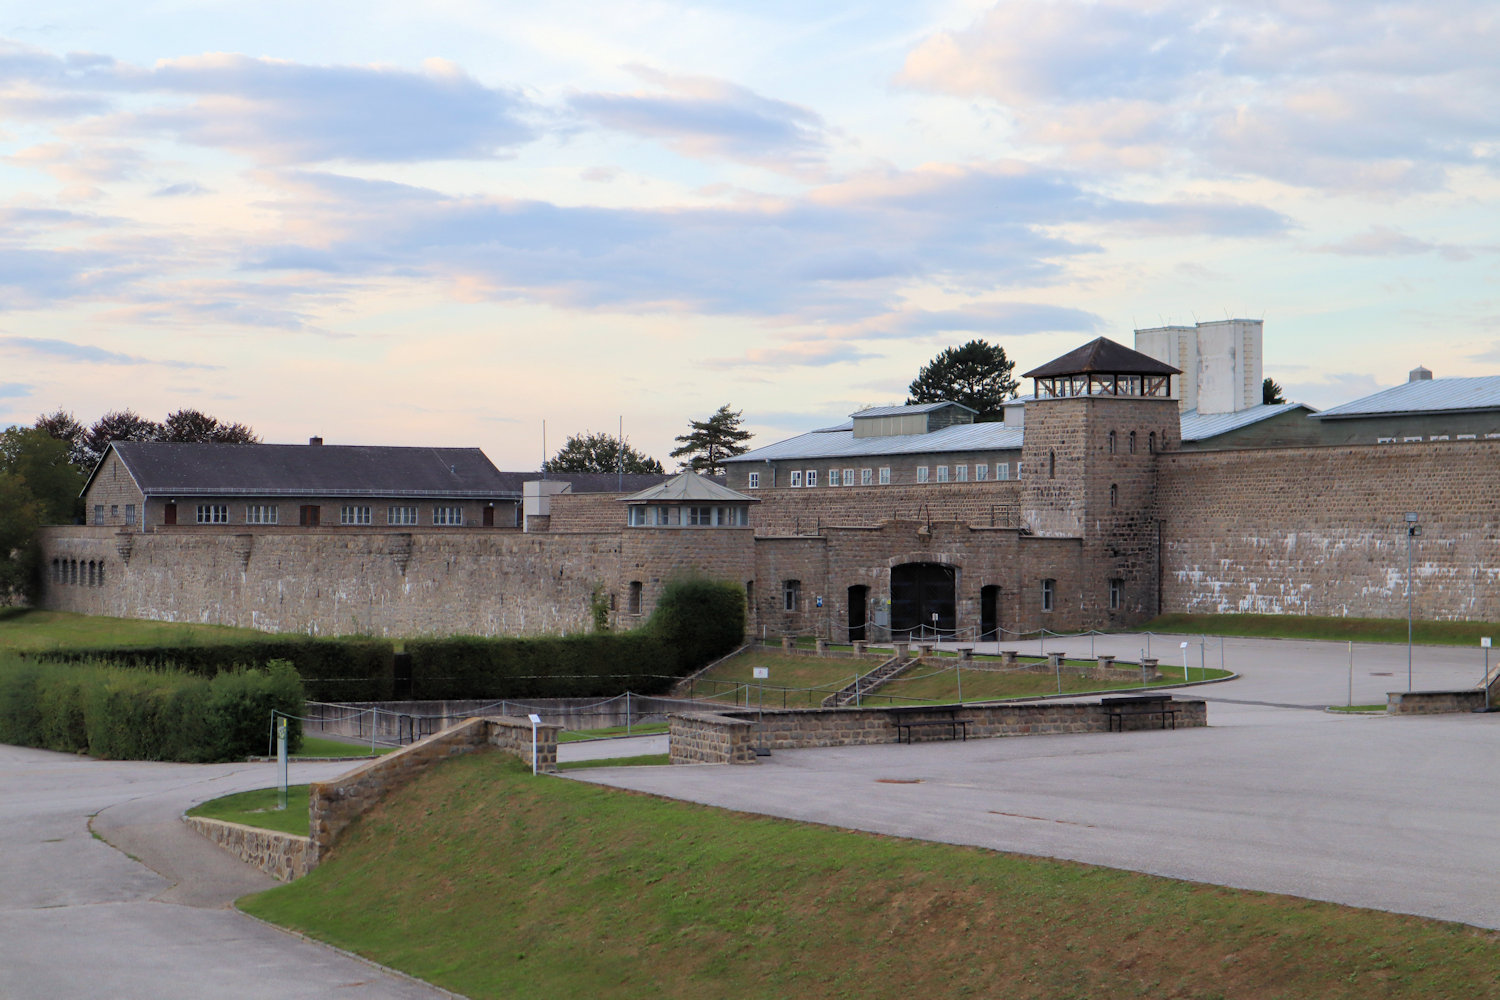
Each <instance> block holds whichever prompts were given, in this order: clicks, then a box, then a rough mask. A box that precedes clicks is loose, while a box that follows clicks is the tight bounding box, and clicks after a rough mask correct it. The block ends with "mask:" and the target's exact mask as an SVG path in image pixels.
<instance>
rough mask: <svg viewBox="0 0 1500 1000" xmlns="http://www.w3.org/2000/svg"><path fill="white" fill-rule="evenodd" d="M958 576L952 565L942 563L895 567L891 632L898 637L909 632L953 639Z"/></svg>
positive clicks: (892, 573)
mask: <svg viewBox="0 0 1500 1000" xmlns="http://www.w3.org/2000/svg"><path fill="white" fill-rule="evenodd" d="M956 576H957V571H956V570H955V569H954V568H953V567H952V566H943V565H941V564H939V563H903V564H901V565H900V566H897V567H895V568H894V569H892V570H891V634H892V635H893V636H894V637H895V638H897V639H900V638H902V637H904V636H908V635H909V636H912V637H914V638H920V637H922V636H927V637H933V636H939V637H941V636H947V637H949V638H951V637H952V636H953V629H954V599H953V591H954V579H955V577H956ZM933 615H936V616H937V618H936V620H934V619H933ZM934 626H935V627H936V632H934Z"/></svg>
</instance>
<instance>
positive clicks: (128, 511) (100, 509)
mask: <svg viewBox="0 0 1500 1000" xmlns="http://www.w3.org/2000/svg"><path fill="white" fill-rule="evenodd" d="M119 517H120V505H119V504H117V503H112V504H110V505H109V521H110V522H114V521H116V520H118V519H119ZM94 523H95V524H105V523H106V522H105V520H104V505H103V504H102V503H96V504H94ZM125 523H126V524H135V504H133V503H128V504H126V505H125Z"/></svg>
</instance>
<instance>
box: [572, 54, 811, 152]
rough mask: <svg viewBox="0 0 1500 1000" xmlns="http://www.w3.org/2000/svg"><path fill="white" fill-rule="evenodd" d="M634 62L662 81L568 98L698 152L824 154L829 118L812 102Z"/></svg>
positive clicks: (614, 125)
mask: <svg viewBox="0 0 1500 1000" xmlns="http://www.w3.org/2000/svg"><path fill="white" fill-rule="evenodd" d="M632 69H633V71H634V72H635V73H636V75H637V76H640V77H641V78H642V79H644V80H646V81H647V82H648V83H652V84H655V85H656V86H657V87H658V88H660V89H659V90H658V91H657V92H654V93H634V94H603V93H587V94H577V95H575V96H574V97H572V98H571V99H570V100H569V102H568V103H569V106H570V107H571V108H572V109H573V110H574V111H575V112H577V113H578V114H580V115H583V116H584V117H586V118H590V119H592V120H593V121H594V122H596V123H598V124H599V125H601V126H603V127H605V128H610V129H614V130H616V131H620V132H628V133H630V134H632V135H638V136H642V137H644V138H648V139H659V140H661V141H663V142H665V143H666V144H667V145H668V146H670V147H672V148H673V149H675V150H677V151H678V152H680V153H682V154H683V155H685V156H689V157H692V158H694V159H726V160H737V161H740V162H744V163H753V164H758V165H763V166H772V167H795V168H803V167H806V166H808V165H810V164H812V163H814V162H818V161H821V159H822V155H823V151H824V144H825V143H824V131H825V126H824V123H823V119H822V118H821V117H819V116H818V115H817V114H816V113H814V112H812V111H810V110H808V109H807V108H804V107H801V106H800V105H796V104H791V103H788V102H786V101H778V100H775V99H773V98H768V97H762V96H761V95H759V94H757V93H755V92H754V91H751V90H749V89H747V88H745V87H740V86H737V85H735V84H731V83H727V82H725V81H722V80H715V79H712V78H709V77H700V76H674V75H670V74H666V73H660V72H657V71H654V70H650V69H647V68H645V67H633V68H632Z"/></svg>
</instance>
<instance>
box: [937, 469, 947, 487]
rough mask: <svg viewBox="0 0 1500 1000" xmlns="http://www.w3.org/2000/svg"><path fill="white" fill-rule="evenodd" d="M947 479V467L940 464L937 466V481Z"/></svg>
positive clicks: (944, 481) (941, 481)
mask: <svg viewBox="0 0 1500 1000" xmlns="http://www.w3.org/2000/svg"><path fill="white" fill-rule="evenodd" d="M947 481H948V467H947V466H946V465H940V466H938V482H940V483H946V482H947Z"/></svg>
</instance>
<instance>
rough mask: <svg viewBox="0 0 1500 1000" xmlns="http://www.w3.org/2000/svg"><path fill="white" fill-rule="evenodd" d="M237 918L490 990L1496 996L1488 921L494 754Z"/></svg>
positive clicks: (422, 786) (438, 782)
mask: <svg viewBox="0 0 1500 1000" xmlns="http://www.w3.org/2000/svg"><path fill="white" fill-rule="evenodd" d="M871 787H872V794H874V792H873V789H874V788H875V787H877V786H874V785H872V786H871ZM497 803H503V808H497ZM240 906H241V907H242V908H243V909H245V910H247V911H249V912H251V913H253V914H255V915H257V916H260V917H263V918H265V919H269V920H272V921H275V922H277V923H281V924H285V925H287V926H290V927H294V928H296V929H297V930H300V931H303V932H305V933H308V934H311V935H312V936H314V937H317V938H320V939H322V940H325V941H328V942H330V943H332V944H334V945H337V946H339V947H342V948H348V949H351V950H353V951H356V952H358V953H360V954H362V955H366V956H368V957H369V958H372V959H374V960H375V961H378V962H381V963H384V964H387V965H391V966H394V967H395V968H397V969H400V970H402V971H404V972H407V973H410V974H412V975H415V976H418V977H420V978H422V979H426V980H428V981H431V982H434V983H437V984H438V985H440V986H443V987H446V988H448V989H451V990H455V991H457V992H459V993H462V994H464V995H466V996H469V997H473V998H476V1000H486V998H502V997H503V998H509V997H523V996H524V997H544V996H553V997H592V996H598V997H610V998H614V1000H630V998H652V1000H656V998H662V1000H678V998H684V1000H686V998H700V997H704V996H716V997H718V996H724V997H735V998H737V1000H739V998H775V1000H782V998H785V997H816V998H825V997H850V998H860V1000H865V998H869V1000H883V998H909V997H913V996H918V997H921V996H929V997H944V998H947V997H994V996H1004V997H1007V998H1016V1000H1042V998H1047V1000H1064V998H1067V1000H1083V998H1102V997H1166V998H1174V1000H1215V998H1217V1000H1222V998H1226V997H1234V998H1236V1000H1272V998H1276V1000H1287V998H1317V1000H1356V998H1357V1000H1372V998H1373V1000H1385V998H1411V997H1421V998H1423V1000H1440V998H1452V1000H1458V998H1463V1000H1476V998H1477V1000H1483V998H1500V935H1497V934H1495V933H1493V932H1488V931H1481V930H1476V929H1474V928H1470V927H1465V926H1462V925H1458V924H1447V923H1439V922H1436V921H1431V920H1423V919H1420V918H1416V917H1410V916H1399V915H1395V914H1389V913H1380V912H1375V911H1369V910H1358V909H1353V908H1350V907H1343V906H1336V905H1333V904H1329V903H1317V902H1311V901H1308V900H1302V899H1295V898H1291V897H1285V896H1274V895H1270V894H1267V893H1257V892H1242V891H1236V890H1231V889H1222V888H1217V887H1212V886H1204V885H1197V884H1193V883H1188V882H1178V881H1173V880H1170V879H1163V878H1156V877H1153V876H1148V875H1138V874H1133V873H1129V872H1120V871H1113V870H1109V869H1103V868H1092V867H1088V866H1085V865H1079V864H1071V863H1066V862H1056V861H1049V860H1045V859H1040V858H1026V857H1017V856H1011V855H1005V854H999V853H995V852H991V851H985V850H979V849H974V848H963V847H954V846H949V845H943V844H930V843H922V842H917V841H908V840H901V839H897V838H893V837H884V836H877V835H872V834H863V833H856V832H851V831H846V830H839V829H835V828H832V827H821V826H813V825H808V824H802V823H795V822H790V821H786V820H778V819H771V818H766V817H759V816H749V815H744V814H740V813H734V812H729V811H726V810H718V809H712V808H708V807H704V806H697V805H691V804H688V803H681V802H673V801H669V800H666V799H660V798H656V797H653V796H647V795H636V794H631V793H628V792H621V791H616V790H612V789H607V788H601V787H596V786H592V785H587V784H584V783H581V782H573V781H568V780H565V779H560V778H549V777H540V778H533V777H532V776H531V775H530V774H529V773H528V772H527V771H526V768H525V767H524V765H521V764H520V763H519V762H517V761H514V760H512V759H510V758H507V757H503V756H501V755H499V754H494V753H479V754H472V755H466V756H463V757H458V758H454V759H452V760H450V761H447V762H445V763H444V764H443V765H442V766H440V767H437V768H434V769H432V770H431V771H428V772H427V773H425V774H423V775H422V776H420V777H419V778H417V779H416V781H415V782H413V783H412V784H411V785H408V786H407V787H405V788H403V789H401V790H400V791H398V792H396V793H394V794H393V795H391V796H390V797H389V798H387V799H386V800H385V801H384V802H383V803H381V804H380V805H379V806H377V807H376V809H375V810H374V811H372V812H371V813H369V814H367V815H366V816H365V817H364V818H363V819H362V820H361V821H360V822H359V823H357V824H356V825H355V827H354V828H353V829H352V830H351V831H350V834H349V836H348V838H347V839H346V840H345V841H344V842H343V843H341V844H340V846H339V848H338V849H337V851H336V852H335V853H334V856H333V857H332V858H331V859H330V860H329V861H328V862H326V863H325V864H324V865H323V866H321V867H320V868H318V869H317V870H315V871H314V872H313V873H312V874H311V875H309V876H307V877H306V878H304V879H301V880H298V881H297V882H294V883H291V884H290V885H287V886H283V887H280V888H276V889H272V890H271V891H269V892H267V893H264V894H262V895H258V896H255V897H251V898H248V899H245V900H241V902H240Z"/></svg>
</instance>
